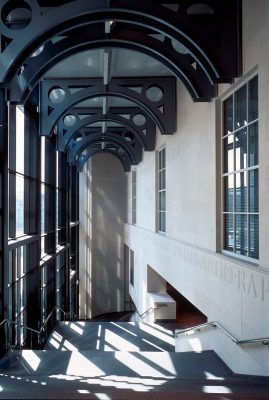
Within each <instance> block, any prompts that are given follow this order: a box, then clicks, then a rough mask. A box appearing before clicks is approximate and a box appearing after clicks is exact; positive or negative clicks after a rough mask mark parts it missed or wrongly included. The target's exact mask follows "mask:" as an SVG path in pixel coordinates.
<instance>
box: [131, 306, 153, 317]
mask: <svg viewBox="0 0 269 400" xmlns="http://www.w3.org/2000/svg"><path fill="white" fill-rule="evenodd" d="M156 309H157V307H150V308H149V309H148V310H146V311H144V312H143V313H142V314H140V313H139V311H138V310H135V311H134V312H133V314H132V315H131V317H130V318H133V317H134V316H135V315H136V314H137V315H138V316H139V318H144V317H145V316H146V314H148V313H149V312H150V311H153V310H156Z"/></svg>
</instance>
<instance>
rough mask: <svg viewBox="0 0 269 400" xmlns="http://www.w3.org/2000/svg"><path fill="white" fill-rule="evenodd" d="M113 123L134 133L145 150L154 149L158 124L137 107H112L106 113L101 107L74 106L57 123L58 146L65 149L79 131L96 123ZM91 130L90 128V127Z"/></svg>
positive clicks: (130, 133) (61, 149)
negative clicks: (104, 113)
mask: <svg viewBox="0 0 269 400" xmlns="http://www.w3.org/2000/svg"><path fill="white" fill-rule="evenodd" d="M99 122H100V123H101V122H104V123H106V124H109V123H111V122H112V123H113V124H116V125H117V126H118V125H119V126H121V130H122V131H125V132H128V134H129V136H130V135H132V136H133V138H134V139H136V141H137V142H138V143H140V146H143V148H144V149H145V150H154V149H155V141H156V126H155V124H154V123H153V122H152V120H151V118H149V117H148V116H147V115H144V113H143V112H141V110H140V109H139V108H137V107H134V108H132V107H111V108H109V111H108V112H107V114H106V115H103V110H102V109H100V108H73V109H71V110H68V112H67V113H66V114H64V115H63V116H62V117H61V119H60V120H59V122H58V125H57V146H58V150H59V151H65V150H66V147H67V146H68V144H69V142H70V141H72V139H73V138H74V136H75V135H76V134H77V132H78V131H79V132H82V130H83V128H84V130H85V129H86V130H87V128H85V127H90V126H92V125H94V124H96V123H99ZM88 130H89V129H88Z"/></svg>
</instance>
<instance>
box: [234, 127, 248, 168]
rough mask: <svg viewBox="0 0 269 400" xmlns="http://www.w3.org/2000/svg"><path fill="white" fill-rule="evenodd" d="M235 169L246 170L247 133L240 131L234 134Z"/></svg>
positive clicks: (244, 130) (243, 130)
mask: <svg viewBox="0 0 269 400" xmlns="http://www.w3.org/2000/svg"><path fill="white" fill-rule="evenodd" d="M235 168H236V169H237V170H238V169H244V168H247V131H246V129H241V130H240V131H238V132H236V134H235Z"/></svg>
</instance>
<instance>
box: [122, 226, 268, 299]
mask: <svg viewBox="0 0 269 400" xmlns="http://www.w3.org/2000/svg"><path fill="white" fill-rule="evenodd" d="M128 231H129V230H127V237H128V236H129V239H131V237H132V236H133V234H134V236H135V240H134V243H139V244H140V249H142V248H144V246H145V243H146V244H147V245H146V246H147V247H148V246H153V248H154V252H156V253H165V254H166V256H167V257H171V256H172V257H173V258H174V259H175V261H174V262H176V263H179V264H182V263H184V264H186V267H188V266H191V267H192V268H197V269H199V270H200V271H202V272H203V273H205V274H207V275H208V276H210V278H213V279H216V280H218V281H220V282H223V283H224V284H225V285H231V286H233V287H234V288H235V289H237V290H239V291H241V292H242V293H243V294H246V295H248V296H251V297H252V298H255V299H257V300H259V301H265V299H266V296H267V299H268V298H269V270H268V272H267V271H261V270H257V271H255V269H254V268H255V267H253V268H248V267H246V266H245V265H244V264H242V265H241V264H240V263H239V262H237V261H232V260H231V261H230V260H228V259H227V257H225V256H223V255H221V254H215V253H213V252H210V251H206V250H204V249H200V248H198V247H194V246H191V245H188V244H185V243H182V242H179V241H176V240H173V239H169V238H166V237H163V236H160V235H156V234H154V233H151V232H149V231H144V230H141V229H138V228H134V227H131V232H130V231H129V232H128Z"/></svg>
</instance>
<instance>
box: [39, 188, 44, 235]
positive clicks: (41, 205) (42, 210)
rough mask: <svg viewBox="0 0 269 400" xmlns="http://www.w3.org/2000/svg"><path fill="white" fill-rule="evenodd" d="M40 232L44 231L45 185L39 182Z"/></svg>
mask: <svg viewBox="0 0 269 400" xmlns="http://www.w3.org/2000/svg"><path fill="white" fill-rule="evenodd" d="M40 202H41V204H40V207H41V233H44V232H45V185H43V184H41V198H40Z"/></svg>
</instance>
